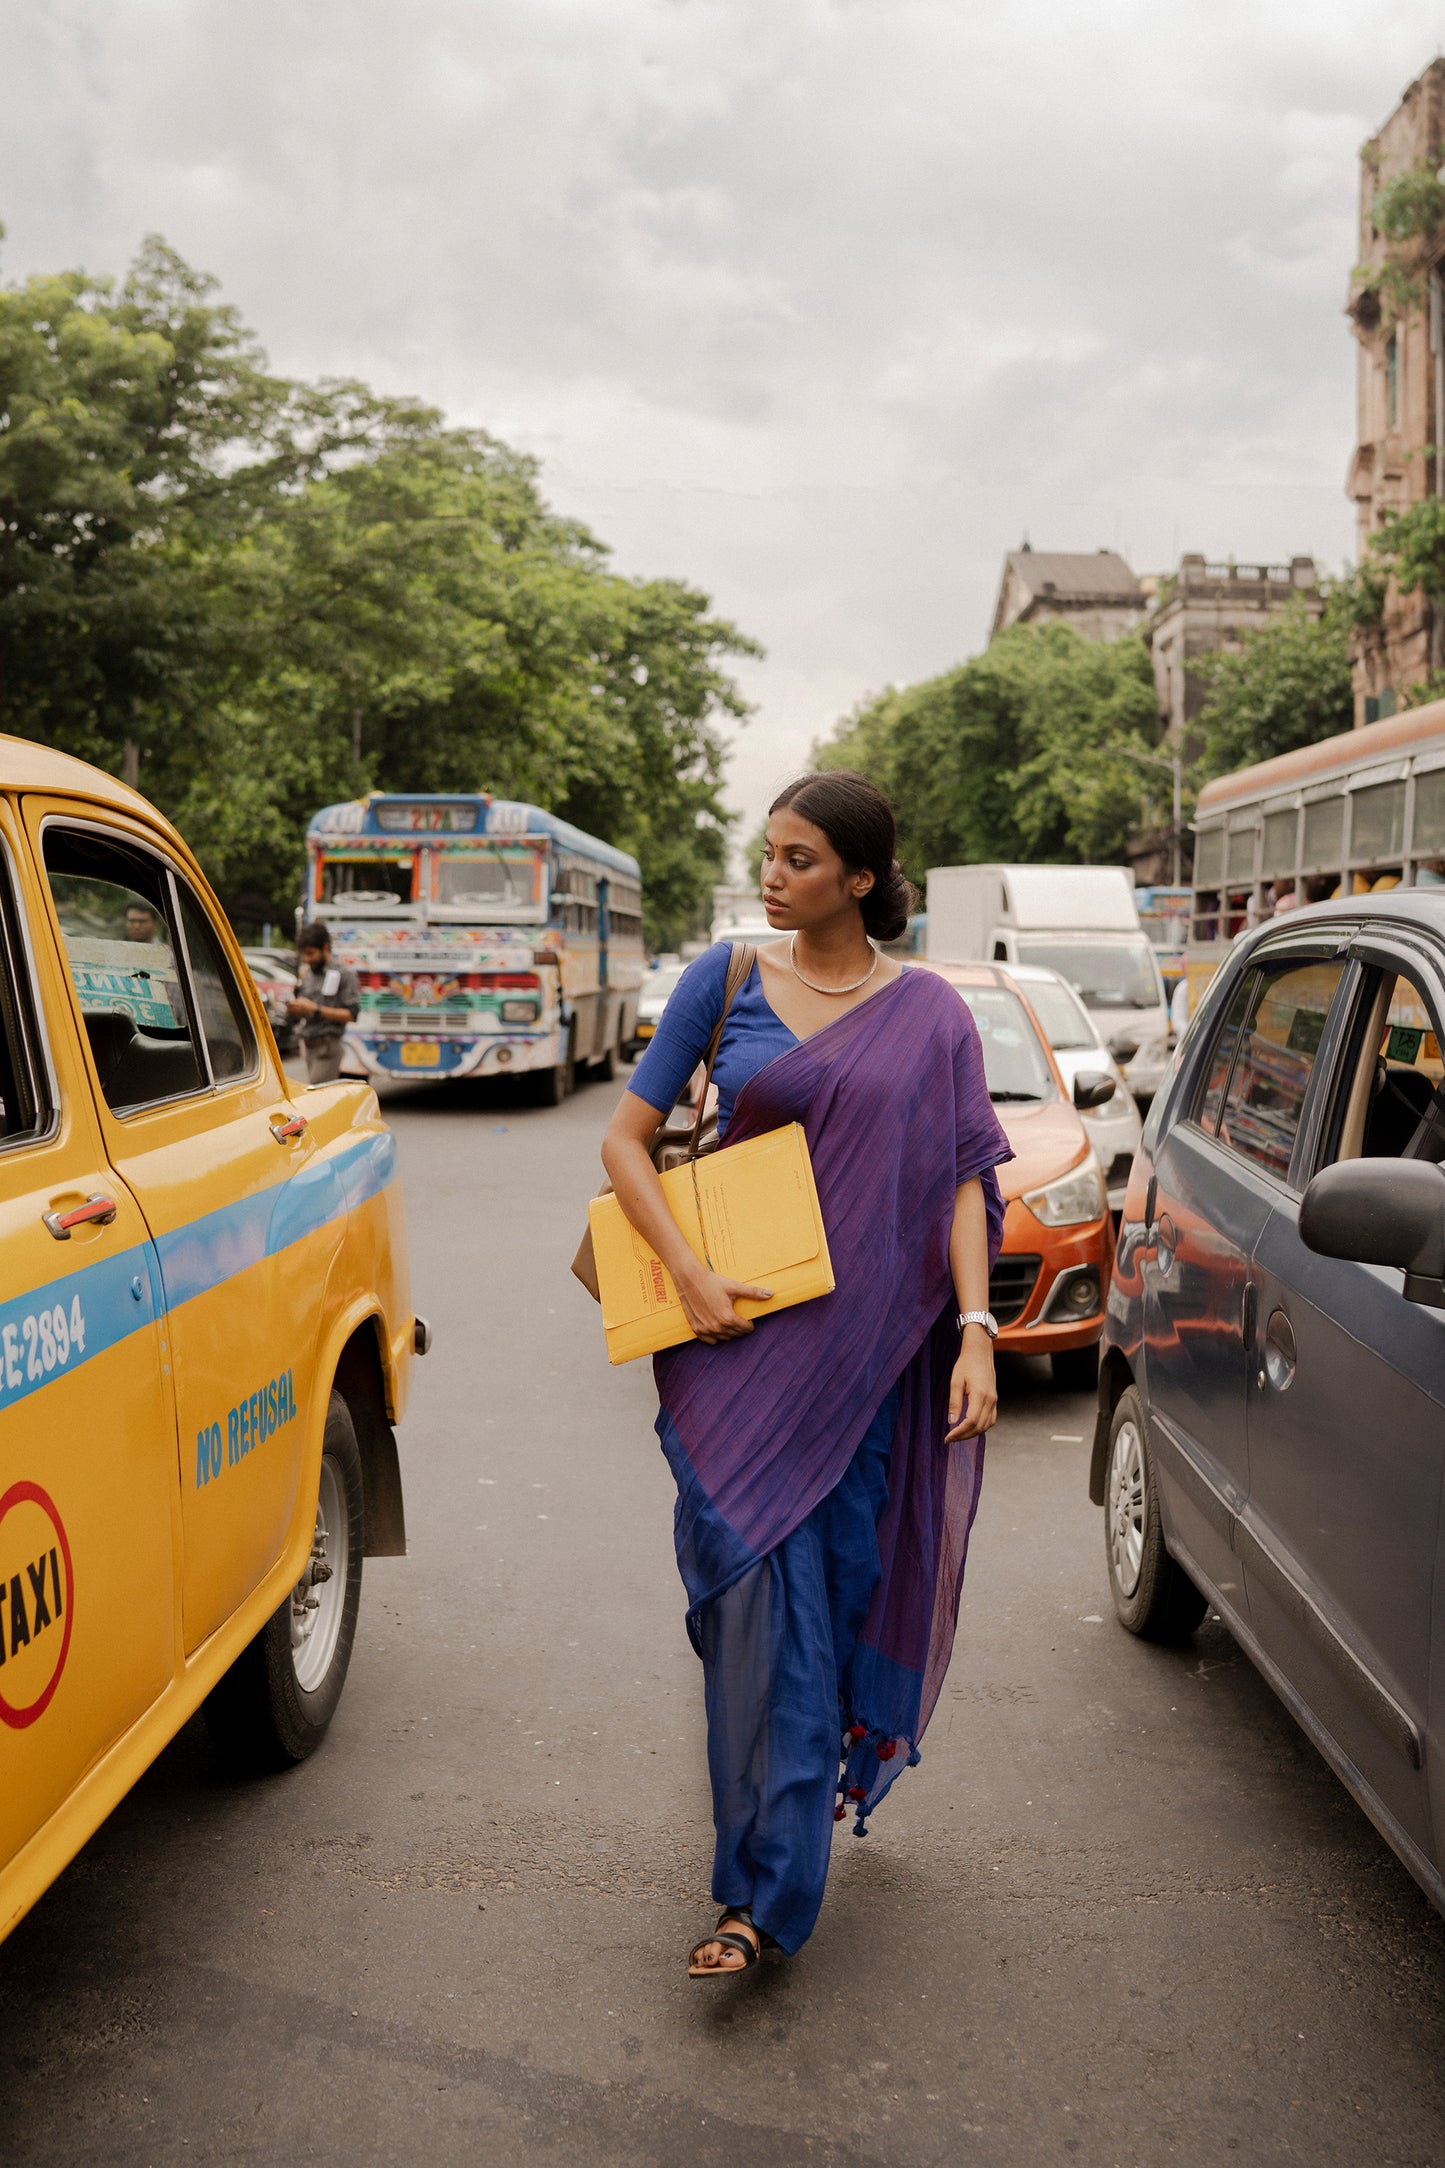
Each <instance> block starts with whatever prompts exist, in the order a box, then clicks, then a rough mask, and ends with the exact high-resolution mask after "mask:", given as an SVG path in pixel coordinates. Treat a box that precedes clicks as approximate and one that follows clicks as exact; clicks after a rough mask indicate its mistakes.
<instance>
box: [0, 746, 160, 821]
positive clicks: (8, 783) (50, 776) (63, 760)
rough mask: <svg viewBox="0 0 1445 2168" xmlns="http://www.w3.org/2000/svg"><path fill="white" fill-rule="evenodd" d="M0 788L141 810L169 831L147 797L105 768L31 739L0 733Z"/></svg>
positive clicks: (126, 811) (140, 811)
mask: <svg viewBox="0 0 1445 2168" xmlns="http://www.w3.org/2000/svg"><path fill="white" fill-rule="evenodd" d="M0 790H10V791H19V790H44V791H53V792H55V793H57V794H58V795H60V796H63V797H68V798H89V799H91V800H98V801H99V802H100V803H101V804H103V805H108V806H113V807H114V808H115V810H116V811H117V812H119V813H140V814H143V815H144V816H145V817H146V818H147V819H148V820H153V821H160V822H161V824H162V825H163V826H164V827H165V828H166V829H168V830H170V832H171V833H172V834H174V832H175V831H174V830H173V829H171V824H170V822H169V821H167V820H166V818H165V816H164V814H161V813H157V811H156V809H155V807H154V806H153V805H152V804H151V802H150V800H149V799H148V798H143V797H142V796H141V794H140V792H139V791H138V790H132V789H131V787H130V785H129V783H122V782H121V781H120V778H119V777H118V776H114V775H107V774H106V772H105V770H104V768H93V767H92V766H91V764H90V762H89V761H88V760H77V759H75V757H74V755H73V754H70V753H61V752H57V750H56V748H55V747H54V746H53V745H37V744H36V743H35V741H34V740H33V739H32V738H12V737H7V736H6V735H4V734H3V733H0Z"/></svg>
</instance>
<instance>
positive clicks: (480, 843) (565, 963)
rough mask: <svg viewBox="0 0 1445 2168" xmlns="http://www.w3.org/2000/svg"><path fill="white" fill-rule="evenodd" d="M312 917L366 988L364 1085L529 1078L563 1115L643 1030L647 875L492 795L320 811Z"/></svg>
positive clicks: (404, 799)
mask: <svg viewBox="0 0 1445 2168" xmlns="http://www.w3.org/2000/svg"><path fill="white" fill-rule="evenodd" d="M302 917H303V918H305V919H321V920H323V921H324V922H325V924H326V925H327V927H328V928H329V929H330V933H331V948H332V955H333V957H334V958H335V960H336V961H337V962H338V963H347V964H350V965H351V967H352V969H353V970H354V971H355V972H356V975H357V977H358V979H359V980H360V983H361V1013H360V1015H359V1016H358V1018H357V1020H356V1023H355V1024H354V1025H353V1026H351V1027H350V1028H349V1029H348V1031H347V1034H346V1046H347V1051H348V1053H349V1054H350V1056H351V1057H352V1061H351V1062H350V1063H349V1064H348V1066H355V1067H359V1068H361V1069H362V1070H364V1071H365V1072H366V1074H367V1075H368V1076H371V1077H376V1078H381V1077H391V1078H395V1077H405V1078H408V1079H417V1078H426V1077H435V1078H442V1077H466V1076H503V1075H513V1074H516V1073H517V1072H518V1071H522V1070H525V1071H528V1072H530V1073H532V1074H533V1075H535V1077H536V1082H537V1088H538V1091H539V1094H540V1096H541V1097H542V1099H543V1100H544V1101H546V1102H548V1103H550V1104H553V1105H555V1104H557V1103H558V1102H559V1101H561V1100H562V1099H563V1098H565V1096H566V1094H567V1092H568V1091H569V1090H570V1089H571V1086H572V1082H573V1079H574V1077H575V1075H576V1072H577V1070H578V1069H579V1068H584V1067H585V1068H586V1069H587V1070H588V1071H589V1072H590V1073H591V1074H592V1075H594V1076H602V1077H610V1076H611V1075H612V1074H613V1068H614V1064H615V1062H616V1059H617V1057H618V1055H619V1054H620V1053H622V1052H623V1051H624V1050H625V1049H626V1048H627V1047H628V1046H629V1045H630V1043H631V1042H632V1040H633V1037H634V1034H635V1032H636V1028H637V996H638V991H639V988H640V987H641V984H642V975H643V955H642V883H641V876H640V874H639V871H638V866H637V861H636V859H634V858H629V857H628V855H627V853H626V852H625V851H619V850H614V849H613V847H612V845H611V844H609V843H601V842H599V841H598V840H597V838H596V837H595V836H589V835H584V834H583V832H582V830H581V829H580V828H574V827H572V826H571V825H570V823H569V822H567V821H564V820H559V819H558V818H557V816H556V815H555V814H553V813H545V812H543V811H542V809H541V807H540V806H534V805H523V804H519V803H517V802H515V801H511V800H503V799H493V798H490V797H488V796H487V795H485V794H484V793H483V794H481V795H479V796H475V797H466V796H462V795H460V794H456V795H453V794H430V795H421V794H408V795H400V794H398V795H389V794H384V793H381V792H374V793H373V794H372V796H371V797H369V798H364V799H358V800H355V801H353V802H352V803H350V804H348V805H332V806H326V807H324V808H323V809H322V811H321V812H319V813H318V814H317V815H316V817H315V819H314V820H313V821H312V822H311V825H310V827H309V828H308V829H307V832H306V895H305V900H304V903H303V906H302Z"/></svg>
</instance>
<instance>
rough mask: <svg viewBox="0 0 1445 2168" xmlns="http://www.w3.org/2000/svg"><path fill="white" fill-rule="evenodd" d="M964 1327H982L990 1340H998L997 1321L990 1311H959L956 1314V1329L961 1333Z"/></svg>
mask: <svg viewBox="0 0 1445 2168" xmlns="http://www.w3.org/2000/svg"><path fill="white" fill-rule="evenodd" d="M965 1325H982V1327H983V1329H984V1331H985V1332H986V1333H987V1334H988V1336H989V1338H990V1340H996V1339H997V1338H998V1319H997V1318H996V1317H995V1316H994V1314H993V1312H992V1310H960V1311H959V1313H958V1329H959V1331H960V1332H962V1331H963V1328H964V1326H965Z"/></svg>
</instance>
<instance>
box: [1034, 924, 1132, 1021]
mask: <svg viewBox="0 0 1445 2168" xmlns="http://www.w3.org/2000/svg"><path fill="white" fill-rule="evenodd" d="M1019 962H1020V963H1021V964H1047V965H1048V967H1049V969H1050V970H1051V971H1057V972H1058V974H1059V977H1060V978H1061V979H1067V980H1068V982H1069V984H1070V986H1072V987H1073V989H1074V991H1075V993H1076V994H1077V995H1078V996H1079V998H1080V1000H1081V1001H1082V1002H1083V1004H1084V1007H1085V1008H1086V1009H1157V1008H1158V1007H1159V1006H1160V1004H1161V1003H1162V1001H1163V999H1164V996H1163V993H1162V991H1161V989H1160V985H1159V971H1158V966H1157V965H1156V964H1155V961H1154V951H1153V949H1152V948H1150V946H1149V943H1148V942H1147V941H1146V940H1145V939H1144V937H1143V935H1142V934H1140V935H1139V936H1138V938H1137V939H1132V940H1131V939H1129V938H1128V937H1127V936H1126V938H1125V939H1123V940H1121V941H1035V940H1033V939H1032V938H1031V937H1029V936H1027V935H1020V937H1019Z"/></svg>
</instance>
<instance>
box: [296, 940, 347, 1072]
mask: <svg viewBox="0 0 1445 2168" xmlns="http://www.w3.org/2000/svg"><path fill="white" fill-rule="evenodd" d="M297 946H298V948H299V949H300V951H301V976H300V978H299V979H298V980H297V982H296V993H295V997H294V999H292V1000H290V1001H288V1002H287V1004H286V1014H287V1015H288V1016H294V1017H295V1018H296V1019H297V1020H298V1022H299V1024H300V1027H301V1029H300V1037H301V1051H302V1053H303V1054H304V1055H305V1056H306V1081H307V1083H308V1084H334V1083H335V1082H336V1079H337V1078H338V1077H339V1076H340V1074H341V1039H342V1034H343V1033H344V1031H345V1030H346V1027H347V1025H348V1024H354V1023H355V1022H356V1019H357V1017H358V1016H359V1015H360V1013H361V988H360V986H359V985H358V984H357V979H356V973H355V972H354V971H353V970H352V969H351V968H350V966H349V965H348V964H334V963H333V962H332V961H331V936H330V934H329V933H328V932H327V930H326V928H325V927H324V926H323V925H321V924H320V923H319V922H318V923H316V924H314V925H310V926H303V927H302V929H301V934H300V939H299V940H298V942H297Z"/></svg>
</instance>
